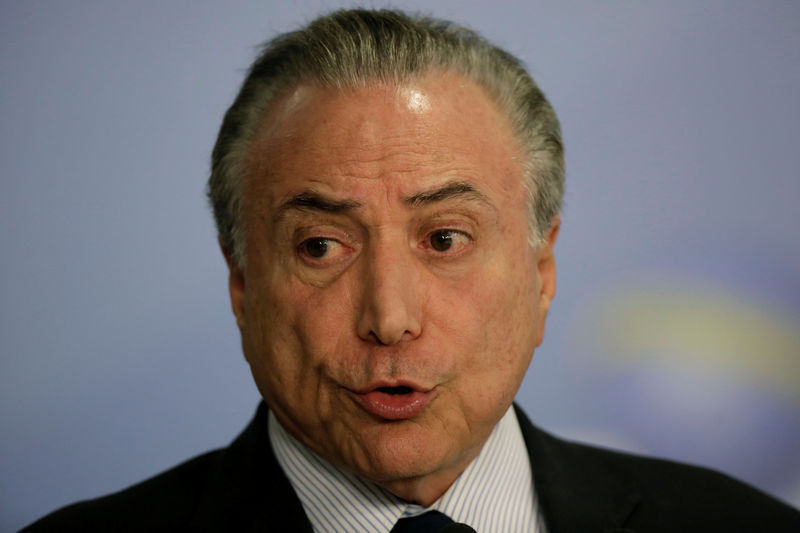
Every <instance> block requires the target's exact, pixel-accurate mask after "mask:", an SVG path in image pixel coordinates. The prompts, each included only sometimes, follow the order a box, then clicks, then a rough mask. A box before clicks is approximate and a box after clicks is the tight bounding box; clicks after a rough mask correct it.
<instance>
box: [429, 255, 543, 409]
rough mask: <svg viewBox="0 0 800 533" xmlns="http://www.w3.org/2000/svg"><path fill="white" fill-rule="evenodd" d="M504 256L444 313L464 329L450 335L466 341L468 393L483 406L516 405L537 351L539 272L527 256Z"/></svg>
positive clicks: (463, 373)
mask: <svg viewBox="0 0 800 533" xmlns="http://www.w3.org/2000/svg"><path fill="white" fill-rule="evenodd" d="M520 255H521V256H524V254H520ZM504 257H505V258H506V259H504V260H502V261H498V262H496V263H494V264H491V265H489V266H488V267H487V268H485V269H483V270H482V271H481V273H480V275H476V276H472V277H470V279H465V280H464V283H463V284H462V285H461V286H460V287H459V288H458V290H455V291H452V293H451V297H452V298H453V299H451V300H450V303H449V305H448V304H447V303H445V304H444V306H443V308H442V309H441V311H440V312H441V313H442V316H443V317H444V319H443V320H444V321H445V322H447V323H449V324H451V325H455V326H456V328H457V329H458V331H450V332H449V333H450V338H451V339H459V343H460V346H459V347H458V348H459V353H460V355H457V357H462V358H463V359H462V360H461V361H459V362H458V363H457V364H458V365H459V367H460V374H461V380H460V382H461V384H462V385H463V387H464V389H465V390H464V391H462V392H463V394H471V395H473V396H474V400H473V401H472V403H473V405H477V406H480V405H481V403H480V402H481V401H484V402H487V403H488V402H497V401H498V397H502V399H503V402H504V403H508V402H510V401H511V400H512V399H513V396H514V394H515V393H516V390H517V388H518V386H519V383H520V382H521V380H522V377H523V376H524V374H525V371H526V370H527V367H528V364H529V362H530V358H531V356H532V354H533V350H534V348H535V347H536V331H537V324H536V322H537V318H536V313H535V302H536V287H537V278H536V275H535V271H534V269H532V268H531V267H530V263H529V261H528V260H527V258H526V257H521V258H520V259H519V260H517V261H513V260H511V261H509V260H508V259H507V258H508V257H509V255H504ZM456 302H457V303H456ZM467 389H468V390H467ZM495 405H496V404H495Z"/></svg>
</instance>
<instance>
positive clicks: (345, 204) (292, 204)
mask: <svg viewBox="0 0 800 533" xmlns="http://www.w3.org/2000/svg"><path fill="white" fill-rule="evenodd" d="M462 198H463V199H468V200H478V201H481V202H484V203H486V204H488V205H490V206H491V202H489V199H488V198H486V196H484V195H483V193H481V192H480V191H478V190H477V189H476V188H475V187H473V186H472V185H471V184H469V183H467V182H465V181H452V182H449V183H447V184H445V185H443V186H442V187H437V188H435V189H431V190H428V191H422V192H419V193H417V194H414V195H411V196H409V197H407V198H404V199H403V202H404V203H405V204H406V205H408V206H409V207H412V208H417V207H422V206H425V205H428V204H432V203H436V202H442V201H445V200H450V199H462ZM362 206H363V204H362V203H361V202H357V201H355V200H336V199H333V198H330V197H327V196H325V195H322V194H320V193H318V192H315V191H303V192H301V193H298V194H295V195H294V196H292V197H291V198H289V199H288V200H286V201H285V202H283V203H282V204H281V205H280V206H279V207H278V209H277V210H276V211H275V215H274V217H273V219H274V220H279V219H281V218H283V217H284V216H285V215H286V213H287V212H289V211H292V210H298V211H320V212H323V213H346V212H348V211H353V210H355V209H358V208H359V207H362Z"/></svg>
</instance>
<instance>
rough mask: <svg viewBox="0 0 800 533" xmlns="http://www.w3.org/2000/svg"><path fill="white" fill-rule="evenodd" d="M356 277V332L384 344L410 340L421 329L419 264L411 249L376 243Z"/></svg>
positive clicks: (367, 338) (421, 292)
mask: <svg viewBox="0 0 800 533" xmlns="http://www.w3.org/2000/svg"><path fill="white" fill-rule="evenodd" d="M364 259H365V261H364V264H363V266H362V269H361V279H360V280H359V284H360V290H361V306H360V309H359V316H358V325H357V329H358V336H359V337H361V338H362V339H363V340H366V341H369V342H377V343H379V344H383V345H392V344H397V343H398V342H401V341H406V340H413V339H415V338H417V337H418V336H419V335H420V333H422V301H421V300H422V297H423V296H422V294H423V292H424V289H423V287H421V281H422V280H421V276H420V275H419V270H418V269H419V268H420V265H418V264H417V261H416V260H415V258H414V257H413V255H412V254H411V252H410V251H405V252H404V251H402V250H399V251H398V250H392V249H391V247H390V246H376V247H375V249H374V250H373V251H372V253H371V254H369V255H368V256H367V257H364Z"/></svg>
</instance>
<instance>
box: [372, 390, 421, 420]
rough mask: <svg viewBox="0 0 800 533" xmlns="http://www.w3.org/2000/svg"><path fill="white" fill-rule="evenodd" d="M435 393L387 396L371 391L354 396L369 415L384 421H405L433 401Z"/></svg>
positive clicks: (417, 392)
mask: <svg viewBox="0 0 800 533" xmlns="http://www.w3.org/2000/svg"><path fill="white" fill-rule="evenodd" d="M434 396H435V392H434V391H433V390H430V391H427V392H421V391H414V392H409V393H408V394H387V393H385V392H381V391H377V390H376V391H371V392H367V393H364V394H356V399H357V400H358V402H359V403H360V404H361V407H363V408H364V410H365V411H366V412H368V413H370V414H371V415H374V416H377V417H378V418H382V419H384V420H407V419H409V418H414V417H415V416H417V415H418V414H420V413H421V412H422V411H424V410H425V408H426V407H427V406H428V404H429V403H431V401H432V400H433V398H434Z"/></svg>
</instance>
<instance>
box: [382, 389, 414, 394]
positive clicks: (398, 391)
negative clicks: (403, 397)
mask: <svg viewBox="0 0 800 533" xmlns="http://www.w3.org/2000/svg"><path fill="white" fill-rule="evenodd" d="M378 390H379V391H380V392H383V393H386V394H391V395H395V394H409V393H411V392H413V390H412V389H411V387H379V388H378Z"/></svg>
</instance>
